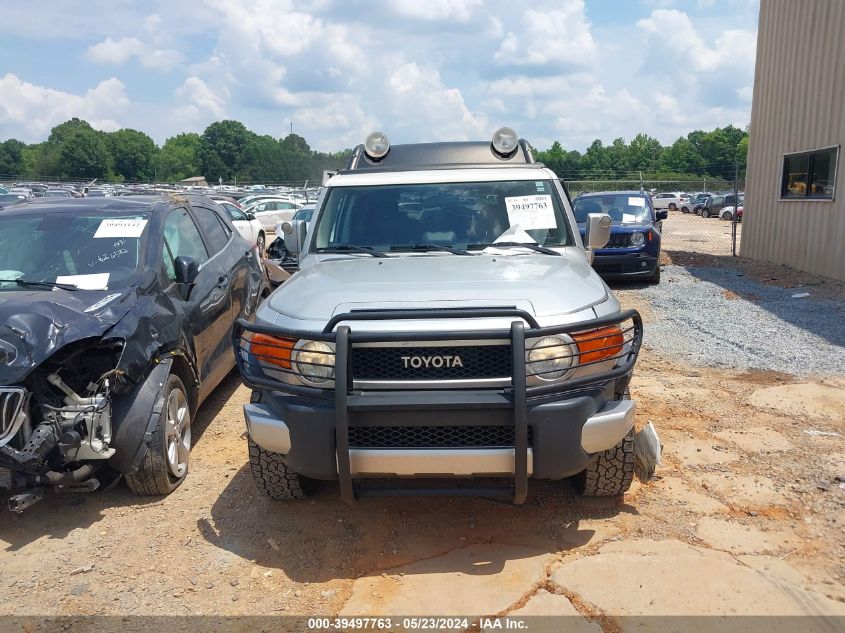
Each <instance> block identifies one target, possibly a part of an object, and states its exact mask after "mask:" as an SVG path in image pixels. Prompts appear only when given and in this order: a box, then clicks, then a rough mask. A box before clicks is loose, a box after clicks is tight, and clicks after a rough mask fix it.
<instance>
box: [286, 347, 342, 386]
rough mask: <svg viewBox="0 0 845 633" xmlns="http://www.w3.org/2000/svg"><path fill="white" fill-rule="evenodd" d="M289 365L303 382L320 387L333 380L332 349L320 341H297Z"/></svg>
mask: <svg viewBox="0 0 845 633" xmlns="http://www.w3.org/2000/svg"><path fill="white" fill-rule="evenodd" d="M291 364H292V365H293V370H294V371H295V372H297V373H298V374H299V375H300V377H301V378H302V380H303V381H304V382H306V383H311V384H314V385H322V384H324V383H327V382H329V381H330V380H332V379H333V378H334V348H332V346H331V345H329V344H328V343H323V342H322V341H299V342H298V343H297V344H296V347H294V350H293V353H292V354H291Z"/></svg>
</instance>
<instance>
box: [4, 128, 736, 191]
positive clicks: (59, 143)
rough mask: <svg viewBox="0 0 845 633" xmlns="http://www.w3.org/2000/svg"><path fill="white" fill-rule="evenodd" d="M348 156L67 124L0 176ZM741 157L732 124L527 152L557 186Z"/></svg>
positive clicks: (696, 167)
mask: <svg viewBox="0 0 845 633" xmlns="http://www.w3.org/2000/svg"><path fill="white" fill-rule="evenodd" d="M350 153H351V150H349V149H346V150H342V151H339V152H335V153H323V152H317V151H314V150H312V149H311V148H310V147H309V146H308V143H307V142H306V140H305V139H304V138H303V137H301V136H299V135H297V134H288V135H287V136H285V137H284V138H280V139H277V138H274V137H272V136H267V135H259V134H256V133H255V132H252V131H251V130H249V129H248V128H247V127H246V126H245V125H244V124H243V123H240V122H239V121H232V120H225V121H216V122H214V123H212V124H211V125H209V126H208V127H207V128H205V130H204V131H203V133H202V134H196V133H194V132H186V133H183V134H177V135H176V136H173V137H170V138H168V139H167V140H166V141H165V142H164V144H163V145H162V146H161V147H159V146H157V145H156V143H155V142H154V141H153V139H152V138H150V137H149V136H147V135H146V134H144V133H143V132H139V131H138V130H132V129H121V130H117V131H116V132H101V131H99V130H95V129H94V128H92V127H91V125H90V124H89V123H88V122H87V121H84V120H82V119H78V118H73V119H71V120H70V121H65V122H64V123H61V124H59V125H57V126H55V127H54V128H53V129H52V130H51V132H50V136H49V137H48V138H47V140H46V141H44V142H42V143H35V144H26V143H23V142H21V141H18V140H16V139H9V140H7V141H4V142H2V143H0V175H4V176H7V177H9V176H13V177H17V178H20V179H27V178H68V179H74V180H90V179H93V178H97V179H100V180H104V181H126V182H152V181H157V182H176V181H179V180H183V179H184V178H188V177H191V176H204V177H205V178H206V179H207V180H208V181H209V183H215V182H217V181H218V179H222V180H223V181H224V182H226V183H232V182H265V183H282V182H303V181H305V180H311V181H318V182H319V181H320V179H321V176H322V172H323V170H324V169H338V168H340V167H343V166H344V165H345V164H346V161H347V159H348V158H349V155H350ZM747 155H748V131H747V130H741V129H739V128H737V127H734V126H733V125H728V126H727V127H723V128H716V129H715V130H712V131H710V132H704V131H701V130H696V131H694V132H690V133H689V134H687V135H686V136H685V137H681V138H679V139H678V140H676V141H675V142H674V143H673V144H672V145H668V146H663V145H661V143H660V142H659V141H658V140H657V139H656V138H653V137H651V136H648V135H646V134H637V135H636V136H635V137H634V139H633V140H632V141H631V142H630V143H626V142H625V141H624V139H621V138H617V139H615V140H614V141H613V142H612V143H610V144H609V145H605V144H604V143H602V141H601V140H598V139H596V140H595V141H593V142H592V144H591V145H590V146H589V147H588V148H587V149H586V151H584V152H583V153H581V152H579V151H577V150H566V149H564V147H563V145H562V144H561V143H560V142H559V141H555V142H554V143H553V144H552V146H551V147H550V148H549V149H547V150H542V151H536V152H535V156H536V158H537V160H539V161H541V162H543V163H545V164H546V165H547V166H548V167H550V168H551V169H552V170H553V171H554V172H555V173H556V174H557V175H558V176H559V177H560V178H562V179H564V180H590V179H630V178H632V177H634V176H635V175H638V174H639V172H642V174H643V176H644V177H645V178H648V179H655V178H661V177H662V178H664V179H666V180H669V179H682V178H687V177H702V176H704V177H708V176H709V177H713V178H718V179H724V180H732V179H733V175H734V169H735V167H736V166H737V165H738V166H739V168H740V171H741V172H744V169H745V162H746V158H747Z"/></svg>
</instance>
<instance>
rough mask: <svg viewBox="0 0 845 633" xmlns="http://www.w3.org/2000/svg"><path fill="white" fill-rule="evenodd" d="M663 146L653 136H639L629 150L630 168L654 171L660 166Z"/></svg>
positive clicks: (632, 142)
mask: <svg viewBox="0 0 845 633" xmlns="http://www.w3.org/2000/svg"><path fill="white" fill-rule="evenodd" d="M662 152H663V146H662V145H661V144H660V141H658V140H657V139H656V138H654V137H653V136H649V135H648V134H642V133H640V134H637V135H636V136H635V137H634V140H632V141H631V145H630V147H629V148H628V156H629V160H630V167H631V169H632V170H642V171H654V170H656V169H657V168H658V167H659V166H660V155H661V154H662Z"/></svg>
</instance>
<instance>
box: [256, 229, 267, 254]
mask: <svg viewBox="0 0 845 633" xmlns="http://www.w3.org/2000/svg"><path fill="white" fill-rule="evenodd" d="M255 245H256V246H258V255H259V256H260V257H264V253H265V251H266V250H267V238H266V237H264V233H259V234H258V240H257V241H256V243H255Z"/></svg>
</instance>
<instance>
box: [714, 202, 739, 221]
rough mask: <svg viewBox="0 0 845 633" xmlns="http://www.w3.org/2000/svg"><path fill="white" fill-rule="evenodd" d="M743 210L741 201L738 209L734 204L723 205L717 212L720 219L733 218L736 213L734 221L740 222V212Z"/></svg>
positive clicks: (728, 219) (729, 219)
mask: <svg viewBox="0 0 845 633" xmlns="http://www.w3.org/2000/svg"><path fill="white" fill-rule="evenodd" d="M743 211H744V209H743V206H742V203H740V205H739V209H737V208H736V207H734V206H730V207H723V208H722V210H721V211H720V212H719V217H720V218H721V219H722V220H727V221H731V220H733V219H734V213H736V221H737V222H742V212H743Z"/></svg>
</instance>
